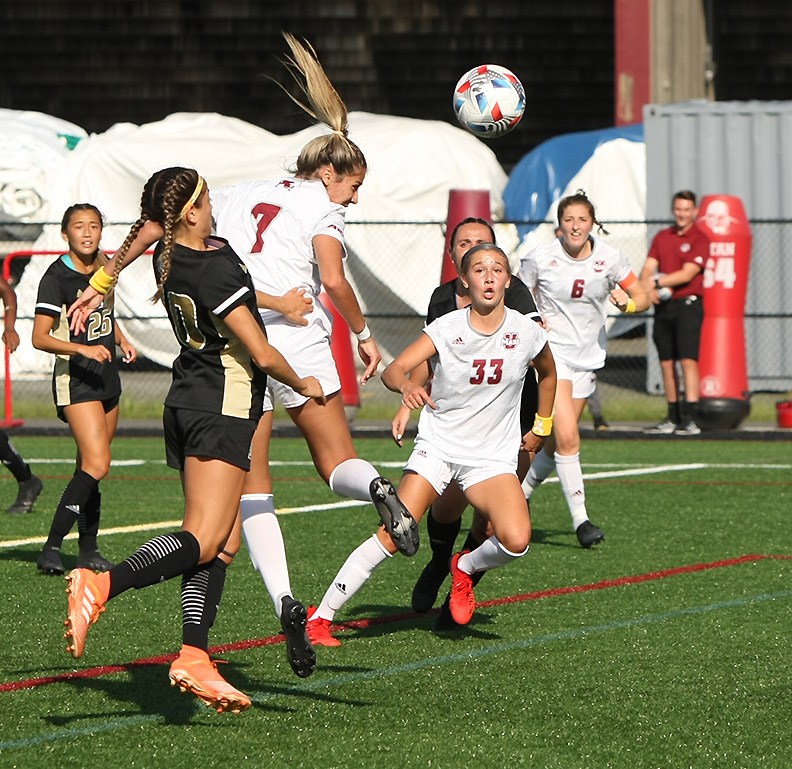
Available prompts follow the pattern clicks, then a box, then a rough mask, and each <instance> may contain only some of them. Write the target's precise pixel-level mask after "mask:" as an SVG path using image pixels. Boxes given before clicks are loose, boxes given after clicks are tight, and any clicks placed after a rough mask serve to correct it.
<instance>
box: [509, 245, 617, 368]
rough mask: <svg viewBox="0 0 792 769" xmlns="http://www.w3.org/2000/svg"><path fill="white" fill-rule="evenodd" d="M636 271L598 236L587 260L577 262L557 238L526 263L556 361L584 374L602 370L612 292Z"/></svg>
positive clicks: (525, 274) (526, 278) (526, 277)
mask: <svg viewBox="0 0 792 769" xmlns="http://www.w3.org/2000/svg"><path fill="white" fill-rule="evenodd" d="M630 272H631V268H630V262H629V261H628V259H627V257H626V256H625V255H624V254H623V253H622V252H621V251H620V250H619V249H618V248H615V247H614V246H610V245H608V244H607V243H603V242H602V241H601V240H599V239H598V238H595V237H593V236H592V251H591V254H590V255H589V256H587V257H586V258H585V259H573V258H572V257H571V256H570V255H569V254H568V253H567V252H566V251H564V249H563V247H562V245H561V241H560V240H558V239H556V240H553V241H551V242H549V243H544V244H543V245H541V246H537V247H536V248H534V249H533V250H532V251H531V252H530V253H529V254H527V255H526V256H524V257H523V258H522V259H521V260H520V272H519V275H520V278H522V280H523V282H524V283H525V284H526V285H527V286H528V288H530V289H531V293H533V295H534V300H535V301H536V307H537V309H538V310H539V312H540V313H541V315H542V318H543V319H544V322H545V324H546V325H547V334H548V337H549V339H550V349H551V350H552V351H553V357H554V358H555V359H556V360H558V361H562V362H563V363H565V364H566V365H567V366H569V367H570V368H573V369H577V370H579V371H595V370H596V369H599V368H602V366H603V365H604V364H605V350H606V347H607V335H606V331H605V320H606V318H607V315H608V308H609V306H610V301H609V296H610V292H611V290H612V289H613V288H615V286H616V285H618V284H619V283H621V282H622V281H623V280H625V279H626V278H627V277H628V276H629V274H630Z"/></svg>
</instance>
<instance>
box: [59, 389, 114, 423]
mask: <svg viewBox="0 0 792 769" xmlns="http://www.w3.org/2000/svg"><path fill="white" fill-rule="evenodd" d="M92 400H98V398H87V399H86V400H82V401H77V403H90V402H91V401H92ZM120 400H121V396H120V395H113V396H111V397H110V398H105V399H104V400H102V401H100V403H101V404H102V406H103V407H104V413H105V414H107V413H108V412H110V411H112V410H113V409H114V408H115V407H116V406H117V405H118V402H119V401H120ZM69 405H70V406H74V405H76V404H74V403H70V404H69ZM64 408H66V407H65V406H56V407H55V411H56V413H57V415H58V419H60V421H61V422H66V423H67V424H68V422H69V420H68V419H66V412H65V411H64V410H63V409H64Z"/></svg>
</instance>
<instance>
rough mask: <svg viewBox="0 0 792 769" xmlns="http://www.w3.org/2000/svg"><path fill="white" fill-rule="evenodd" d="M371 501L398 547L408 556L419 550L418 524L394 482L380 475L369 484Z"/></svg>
mask: <svg viewBox="0 0 792 769" xmlns="http://www.w3.org/2000/svg"><path fill="white" fill-rule="evenodd" d="M369 491H370V492H371V501H372V502H373V503H374V507H376V508H377V512H378V513H379V515H380V520H381V521H382V525H383V526H384V527H385V531H387V532H388V534H389V535H390V538H391V539H392V540H393V544H394V545H396V549H397V550H398V551H399V552H400V553H402V554H403V555H406V556H408V557H410V556H413V555H415V554H416V553H417V552H418V544H419V541H418V524H417V523H416V522H415V518H413V517H412V515H410V511H409V510H408V509H407V508H406V507H405V506H404V503H403V502H402V501H401V500H400V499H399V497H398V495H397V494H396V489H395V488H394V487H393V484H392V483H391V482H390V481H389V480H388V479H387V478H383V477H382V476H380V477H379V478H375V479H374V480H373V481H372V482H371V485H370V486H369Z"/></svg>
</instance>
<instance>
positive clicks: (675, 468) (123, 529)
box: [0, 459, 792, 549]
mask: <svg viewBox="0 0 792 769" xmlns="http://www.w3.org/2000/svg"><path fill="white" fill-rule="evenodd" d="M29 461H30V462H31V463H33V464H35V463H38V462H50V463H55V462H66V461H67V460H39V459H31V460H29ZM71 461H73V460H71ZM146 463H149V464H164V460H156V459H155V460H144V459H140V460H138V459H130V460H123V461H122V462H119V463H118V465H119V466H131V465H142V464H146ZM114 464H115V462H114ZM270 464H272V465H278V464H280V465H294V466H309V465H311V462H280V463H279V462H271V463H270ZM377 464H378V465H379V466H380V467H401V466H402V463H401V462H377ZM614 466H615V467H618V466H619V465H587V467H614ZM621 467H624V465H621ZM706 468H719V469H734V470H789V469H792V465H757V464H737V463H733V464H709V463H706V462H696V463H693V464H685V465H657V466H654V467H633V468H631V469H625V470H611V471H606V472H599V473H584V475H583V478H584V480H597V479H600V478H627V477H630V476H636V475H656V474H658V473H676V472H685V471H688V470H703V469H706ZM545 483H558V478H556V477H553V478H548V479H547V480H546V481H545ZM368 504H371V503H370V502H361V501H359V500H354V499H343V500H339V501H338V502H328V503H325V504H321V505H303V506H302V507H282V508H278V509H276V511H275V512H276V513H277V514H278V515H292V514H294V513H314V512H319V511H321V510H338V509H340V508H344V507H361V506H362V505H368ZM179 526H181V521H180V520H175V521H159V522H156V523H141V524H137V525H134V526H116V527H115V528H110V529H102V530H100V531H99V536H100V537H102V536H105V537H106V536H109V535H111V534H128V533H133V532H140V531H157V530H159V529H176V528H178V527H179ZM78 536H79V534H78V533H77V532H74V533H72V534H69V535H68V536H67V537H66V539H77V537H78ZM44 542H46V537H29V538H27V539H9V540H0V549H8V548H12V547H21V546H23V545H40V544H44Z"/></svg>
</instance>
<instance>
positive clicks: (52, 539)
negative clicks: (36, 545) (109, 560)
mask: <svg viewBox="0 0 792 769" xmlns="http://www.w3.org/2000/svg"><path fill="white" fill-rule="evenodd" d="M98 484H99V481H97V480H96V478H94V477H93V476H92V475H88V473H86V472H84V471H82V470H78V471H77V472H76V473H75V474H74V475H73V476H72V479H71V480H70V481H69V483H68V485H67V486H66V488H65V489H64V490H63V494H61V498H60V502H58V507H57V508H56V510H55V516H54V517H53V519H52V525H51V526H50V531H49V536H48V537H47V543H46V544H45V545H44V547H52V548H56V549H60V546H61V545H62V544H63V538H64V537H65V536H66V535H67V534H68V533H69V532H70V531H71V529H72V526H74V522H75V521H76V520H77V519H78V518H79V517H80V515H81V513H82V512H83V510H84V508H85V506H86V505H87V503H88V500H89V499H90V498H91V495H92V494H93V493H94V491H96V487H97V486H98Z"/></svg>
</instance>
